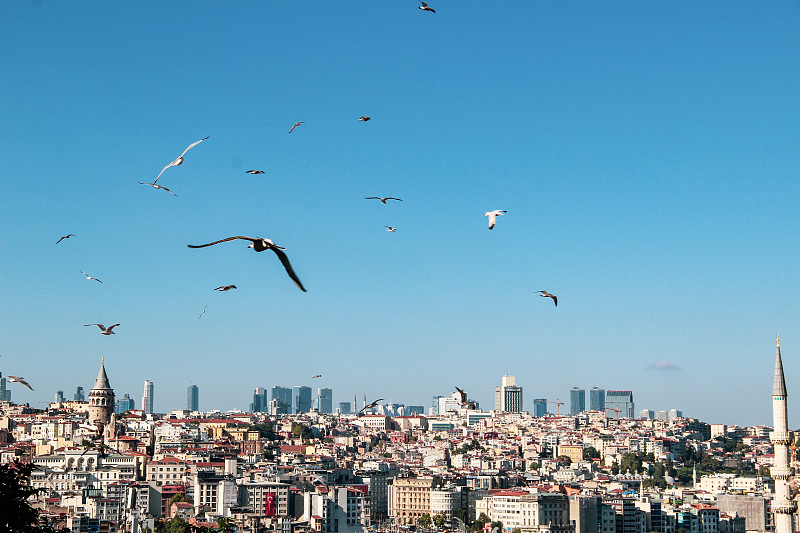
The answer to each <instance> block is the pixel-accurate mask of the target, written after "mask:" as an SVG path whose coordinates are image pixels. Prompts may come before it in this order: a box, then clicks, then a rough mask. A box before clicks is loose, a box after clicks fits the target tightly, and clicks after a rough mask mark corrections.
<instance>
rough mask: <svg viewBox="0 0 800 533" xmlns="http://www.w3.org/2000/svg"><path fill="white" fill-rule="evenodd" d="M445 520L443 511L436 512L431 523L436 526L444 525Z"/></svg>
mask: <svg viewBox="0 0 800 533" xmlns="http://www.w3.org/2000/svg"><path fill="white" fill-rule="evenodd" d="M445 522H447V516H445V514H444V513H436V514H435V515H434V516H433V524H434V525H435V526H436V527H444V524H445Z"/></svg>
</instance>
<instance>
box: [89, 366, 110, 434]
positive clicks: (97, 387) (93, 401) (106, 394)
mask: <svg viewBox="0 0 800 533" xmlns="http://www.w3.org/2000/svg"><path fill="white" fill-rule="evenodd" d="M113 414H114V389H112V388H111V385H109V383H108V376H107V375H106V365H105V360H103V361H102V362H101V363H100V373H99V374H97V380H96V381H95V382H94V387H92V390H91V391H90V392H89V423H90V424H94V425H95V426H97V430H98V433H99V434H101V435H102V434H103V429H104V428H105V426H106V425H107V424H108V423H109V422H110V421H111V416H112V415H113Z"/></svg>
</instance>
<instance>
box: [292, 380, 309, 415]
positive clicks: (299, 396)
mask: <svg viewBox="0 0 800 533" xmlns="http://www.w3.org/2000/svg"><path fill="white" fill-rule="evenodd" d="M292 391H293V393H294V412H295V413H308V412H309V411H311V387H307V386H305V385H295V386H294V387H293V389H292Z"/></svg>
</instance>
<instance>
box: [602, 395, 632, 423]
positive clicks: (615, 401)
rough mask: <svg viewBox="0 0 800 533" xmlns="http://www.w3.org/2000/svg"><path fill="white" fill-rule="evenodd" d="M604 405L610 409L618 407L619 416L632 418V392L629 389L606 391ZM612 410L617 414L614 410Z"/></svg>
mask: <svg viewBox="0 0 800 533" xmlns="http://www.w3.org/2000/svg"><path fill="white" fill-rule="evenodd" d="M605 407H606V408H607V409H611V410H612V411H613V410H614V409H619V418H633V410H634V405H633V392H631V391H629V390H610V391H606V405H605ZM613 412H614V414H617V412H616V411H613ZM606 414H608V413H606Z"/></svg>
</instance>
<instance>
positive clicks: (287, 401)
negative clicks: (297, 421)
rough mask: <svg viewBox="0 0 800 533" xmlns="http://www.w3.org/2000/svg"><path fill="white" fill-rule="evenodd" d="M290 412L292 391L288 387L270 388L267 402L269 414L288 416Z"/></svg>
mask: <svg viewBox="0 0 800 533" xmlns="http://www.w3.org/2000/svg"><path fill="white" fill-rule="evenodd" d="M291 412H292V389H290V388H289V387H280V386H275V387H272V395H271V399H270V402H269V414H271V415H288V414H290V413H291Z"/></svg>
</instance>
